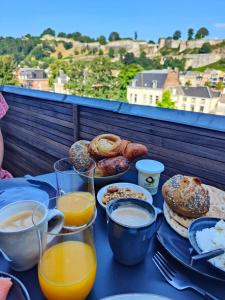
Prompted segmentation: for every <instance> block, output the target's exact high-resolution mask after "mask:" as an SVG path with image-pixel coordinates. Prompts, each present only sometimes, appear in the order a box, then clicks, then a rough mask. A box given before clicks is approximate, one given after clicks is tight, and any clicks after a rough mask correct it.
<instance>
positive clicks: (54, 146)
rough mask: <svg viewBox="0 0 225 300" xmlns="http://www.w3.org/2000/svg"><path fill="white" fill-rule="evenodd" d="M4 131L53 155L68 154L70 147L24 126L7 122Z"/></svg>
mask: <svg viewBox="0 0 225 300" xmlns="http://www.w3.org/2000/svg"><path fill="white" fill-rule="evenodd" d="M5 125H6V124H5ZM4 132H5V134H6V135H7V134H10V135H12V136H15V137H17V138H18V137H19V138H20V139H21V140H22V141H24V142H26V143H28V144H31V145H34V146H35V147H37V148H38V149H40V150H42V151H45V152H47V153H50V154H52V155H55V156H58V155H59V156H62V157H64V156H67V154H68V149H69V147H67V146H65V145H63V144H60V143H59V142H55V141H52V140H51V139H48V138H46V137H43V136H39V137H37V135H36V134H34V133H33V132H31V131H28V130H26V129H24V128H20V127H17V126H15V125H14V124H7V126H4Z"/></svg>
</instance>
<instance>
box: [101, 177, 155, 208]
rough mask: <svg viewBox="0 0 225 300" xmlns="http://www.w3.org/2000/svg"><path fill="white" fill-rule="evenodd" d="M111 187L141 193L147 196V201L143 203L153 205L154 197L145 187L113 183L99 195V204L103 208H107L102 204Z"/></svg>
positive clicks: (127, 183)
mask: <svg viewBox="0 0 225 300" xmlns="http://www.w3.org/2000/svg"><path fill="white" fill-rule="evenodd" d="M110 186H116V187H118V188H130V189H132V190H134V191H136V192H139V193H143V194H144V195H145V198H146V200H143V201H147V202H149V203H150V204H152V201H153V199H152V195H151V194H150V193H149V192H148V191H147V190H146V189H144V188H143V187H141V186H139V185H137V184H133V183H129V182H118V183H112V184H108V185H106V186H104V187H103V188H101V189H100V190H99V192H98V194H97V200H98V203H99V204H100V205H101V206H102V207H103V208H105V207H106V205H105V204H103V203H102V198H103V195H104V194H105V192H106V191H107V189H108V188H109V187H110Z"/></svg>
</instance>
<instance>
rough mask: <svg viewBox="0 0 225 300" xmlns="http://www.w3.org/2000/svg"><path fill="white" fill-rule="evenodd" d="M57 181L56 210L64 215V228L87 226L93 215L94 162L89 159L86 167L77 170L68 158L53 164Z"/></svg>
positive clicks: (94, 207)
mask: <svg viewBox="0 0 225 300" xmlns="http://www.w3.org/2000/svg"><path fill="white" fill-rule="evenodd" d="M54 169H55V173H56V179H57V192H58V196H57V198H58V199H57V208H58V209H59V210H60V211H61V212H63V213H64V218H65V222H64V225H65V226H66V227H77V226H83V225H85V224H88V223H89V221H90V220H91V218H92V217H93V215H94V212H95V209H96V206H95V190H94V172H95V162H94V160H92V159H90V163H89V165H88V166H87V165H86V166H83V167H82V168H80V169H77V168H76V167H75V166H74V165H73V164H72V162H71V161H70V159H69V158H62V159H60V160H58V161H57V162H55V164H54Z"/></svg>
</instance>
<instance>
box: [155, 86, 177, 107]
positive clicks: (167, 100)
mask: <svg viewBox="0 0 225 300" xmlns="http://www.w3.org/2000/svg"><path fill="white" fill-rule="evenodd" d="M157 106H159V107H163V108H171V109H175V107H176V106H175V102H173V101H172V99H171V93H170V91H169V90H165V91H164V92H163V95H162V100H161V101H158V102H157Z"/></svg>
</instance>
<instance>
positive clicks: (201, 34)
mask: <svg viewBox="0 0 225 300" xmlns="http://www.w3.org/2000/svg"><path fill="white" fill-rule="evenodd" d="M208 35H209V31H208V29H207V28H205V27H201V28H200V29H199V30H198V31H197V32H196V34H195V39H196V40H199V39H203V38H204V37H206V36H208Z"/></svg>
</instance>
